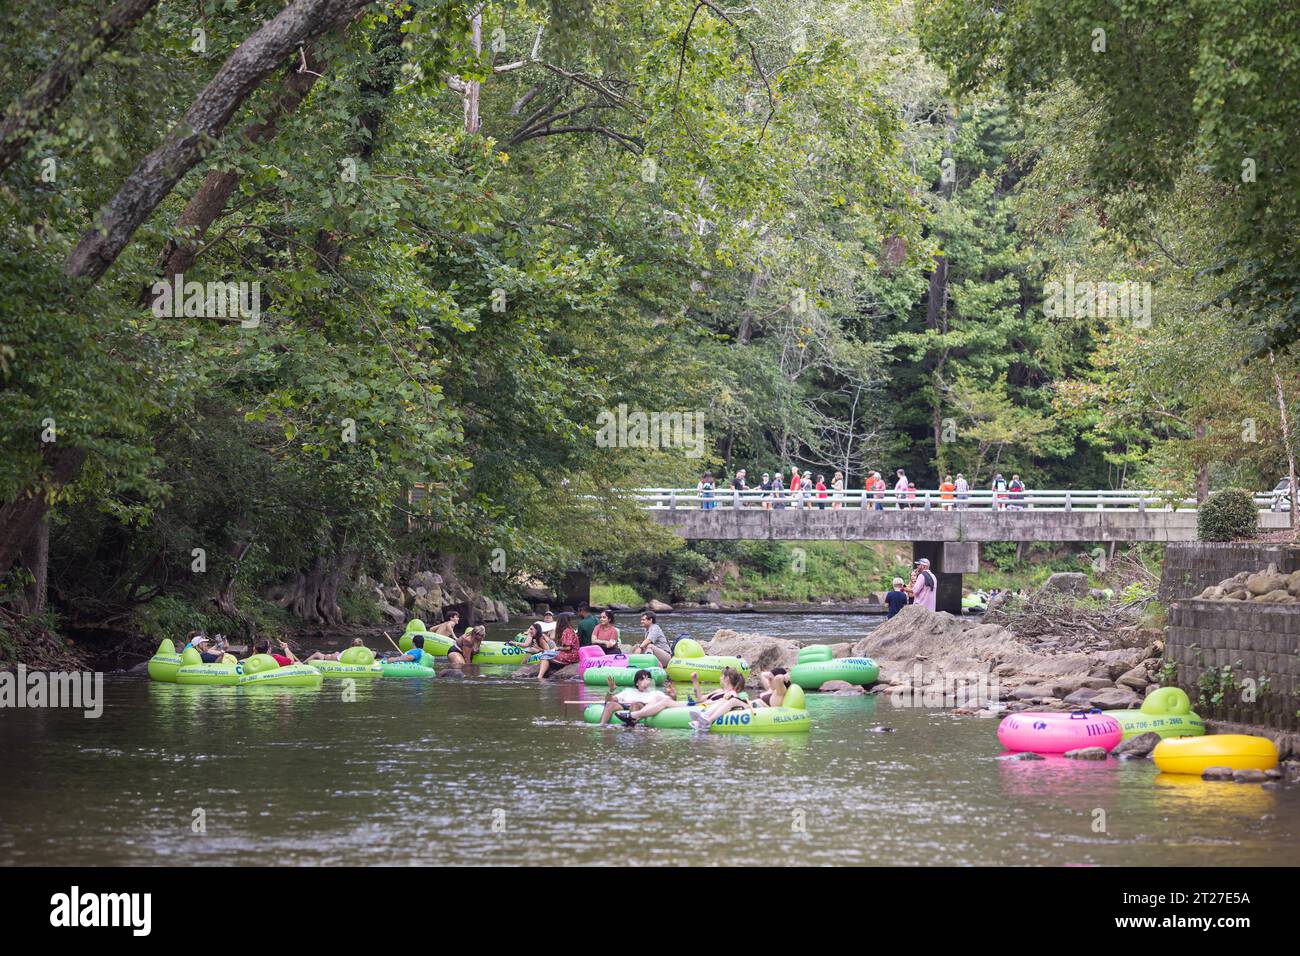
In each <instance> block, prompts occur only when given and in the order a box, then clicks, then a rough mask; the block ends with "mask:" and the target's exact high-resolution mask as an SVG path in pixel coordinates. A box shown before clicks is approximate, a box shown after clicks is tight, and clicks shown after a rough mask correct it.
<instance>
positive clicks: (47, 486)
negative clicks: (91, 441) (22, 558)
mask: <svg viewBox="0 0 1300 956" xmlns="http://www.w3.org/2000/svg"><path fill="white" fill-rule="evenodd" d="M41 458H42V465H43V467H42V471H43V472H44V475H42V476H38V477H37V478H36V479H35V480H34V481H33V482H32V485H31V487H30V488H29V489H28V490H27V491H25V492H23V493H22V494H20V495H18V496H17V497H16V498H15V499H14V500H13V501H10V502H6V503H5V504H3V505H0V578H3V577H4V576H5V575H6V574H8V573H9V569H10V568H12V567H13V564H14V561H16V560H17V559H18V556H19V555H20V554H22V553H23V552H24V551H25V550H26V549H27V546H28V543H29V542H30V541H31V540H32V536H33V535H34V534H35V533H36V532H37V531H38V530H39V529H40V526H41V523H42V522H43V521H44V520H45V517H46V514H47V513H48V512H49V508H50V506H49V497H50V496H51V495H53V494H55V493H56V492H58V491H59V490H60V489H62V488H63V487H64V486H65V485H66V484H68V483H69V482H70V481H72V480H73V479H74V478H76V477H77V473H78V472H79V471H80V470H81V465H82V462H84V461H85V460H86V453H85V451H83V450H82V449H79V448H70V447H67V446H64V445H59V444H57V443H55V442H51V443H49V444H47V445H45V446H43V447H42V449H41Z"/></svg>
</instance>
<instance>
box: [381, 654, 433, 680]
mask: <svg viewBox="0 0 1300 956" xmlns="http://www.w3.org/2000/svg"><path fill="white" fill-rule="evenodd" d="M426 660H427V661H428V662H429V663H427V664H426V663H424V662H425V661H426ZM379 668H380V672H381V673H382V674H383V676H385V677H435V676H437V674H436V672H435V671H434V669H433V658H432V657H430V656H429V655H428V654H425V655H424V657H423V658H421V659H420V660H419V661H383V662H382V663H381V664H380V665H379Z"/></svg>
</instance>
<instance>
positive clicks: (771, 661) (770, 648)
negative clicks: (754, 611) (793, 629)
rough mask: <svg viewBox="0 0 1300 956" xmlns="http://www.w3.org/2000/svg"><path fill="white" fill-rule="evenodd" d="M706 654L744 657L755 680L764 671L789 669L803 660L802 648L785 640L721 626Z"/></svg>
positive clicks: (706, 649)
mask: <svg viewBox="0 0 1300 956" xmlns="http://www.w3.org/2000/svg"><path fill="white" fill-rule="evenodd" d="M704 651H705V653H707V654H720V655H721V654H726V655H730V656H732V657H743V658H744V659H745V663H747V664H748V665H749V673H750V675H751V676H752V677H753V678H755V679H757V677H758V675H759V673H760V672H761V671H770V670H771V669H772V668H773V667H784V668H786V669H787V670H788V669H789V668H791V667H794V665H795V664H796V663H797V662H798V660H799V648H798V647H796V646H795V645H794V644H792V643H790V642H789V641H787V640H785V639H784V638H780V637H768V636H767V635H766V634H741V633H738V632H737V631H733V630H731V629H730V628H727V627H720V628H718V630H717V631H715V632H714V634H713V640H712V641H710V642H709V644H708V646H707V647H706V648H705V649H704Z"/></svg>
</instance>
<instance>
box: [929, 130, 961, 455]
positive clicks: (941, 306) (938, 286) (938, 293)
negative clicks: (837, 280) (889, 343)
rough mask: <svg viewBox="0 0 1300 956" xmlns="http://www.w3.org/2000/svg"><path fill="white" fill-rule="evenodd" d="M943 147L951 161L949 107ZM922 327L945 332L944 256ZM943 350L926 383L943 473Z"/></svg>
mask: <svg viewBox="0 0 1300 956" xmlns="http://www.w3.org/2000/svg"><path fill="white" fill-rule="evenodd" d="M944 125H945V132H944V146H943V158H944V160H948V161H951V160H952V158H953V156H952V147H953V143H955V142H956V141H957V116H956V113H955V112H954V110H953V109H952V108H951V107H950V108H949V109H948V112H947V116H946V117H945V119H944ZM940 168H941V169H943V170H944V171H945V172H944V177H943V178H941V179H940V184H939V193H940V195H942V196H943V200H944V202H951V201H952V196H953V192H954V190H955V189H956V182H957V176H956V168H955V167H950V166H949V165H948V164H947V163H944V164H942V165H941V167H940ZM950 168H951V169H952V175H951V177H948V176H947V170H948V169H950ZM925 327H926V329H928V330H931V331H935V332H939V333H944V332H947V331H948V259H947V257H946V256H942V255H941V256H937V257H936V258H935V261H934V271H933V272H931V273H930V289H929V293H928V295H927V298H926V304H925ZM947 358H948V356H947V351H946V349H941V350H940V352H939V354H938V355H937V356H936V357H935V358H934V359H933V360H932V361H931V362H930V381H931V386H932V388H933V389H934V398H933V401H932V404H931V427H932V428H933V431H934V460H935V464H936V467H938V468H939V470H940V471H942V470H943V468H944V466H945V464H946V462H945V461H944V455H943V372H944V366H945V365H946V364H947Z"/></svg>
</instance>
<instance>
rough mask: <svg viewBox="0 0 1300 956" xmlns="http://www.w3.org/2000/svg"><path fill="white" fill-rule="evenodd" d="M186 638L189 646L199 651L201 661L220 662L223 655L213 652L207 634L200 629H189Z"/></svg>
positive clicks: (206, 662) (208, 662) (207, 662)
mask: <svg viewBox="0 0 1300 956" xmlns="http://www.w3.org/2000/svg"><path fill="white" fill-rule="evenodd" d="M188 638H189V646H190V647H192V648H194V649H195V650H196V651H198V652H199V657H201V658H203V663H205V664H217V663H220V661H221V658H222V657H223V656H224V655H222V654H219V653H216V652H215V648H213V646H212V642H211V641H209V640H208V638H207V635H205V634H204V633H203V632H202V631H190V633H189V635H188Z"/></svg>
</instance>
